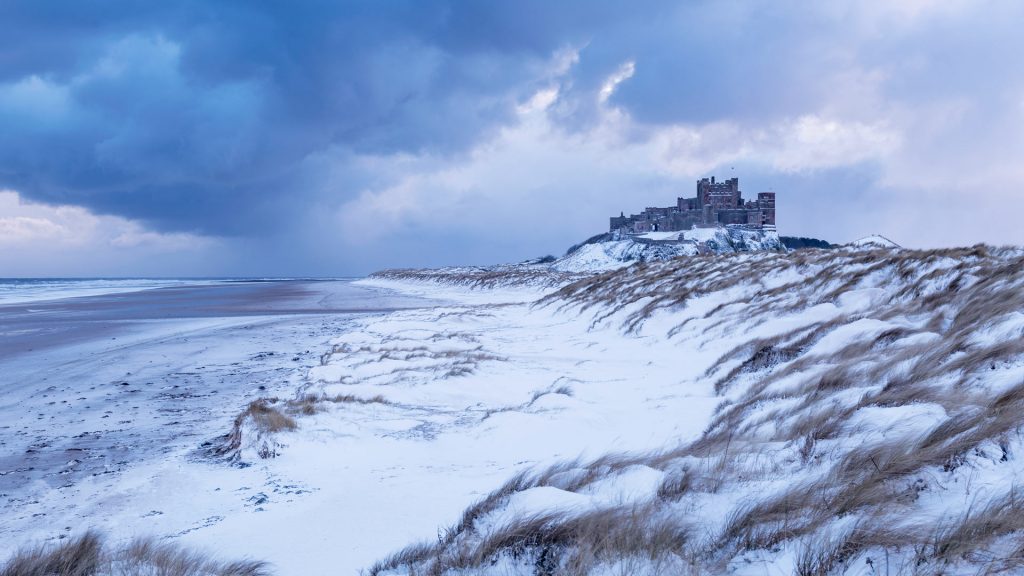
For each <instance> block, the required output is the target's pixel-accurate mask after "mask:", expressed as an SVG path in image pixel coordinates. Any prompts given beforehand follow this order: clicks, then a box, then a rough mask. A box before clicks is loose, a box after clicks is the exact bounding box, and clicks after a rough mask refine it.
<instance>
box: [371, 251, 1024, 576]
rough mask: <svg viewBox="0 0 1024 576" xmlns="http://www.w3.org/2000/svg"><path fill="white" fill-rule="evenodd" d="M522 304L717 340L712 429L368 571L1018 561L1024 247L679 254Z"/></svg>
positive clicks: (711, 376)
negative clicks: (719, 349) (716, 400)
mask: <svg viewBox="0 0 1024 576" xmlns="http://www.w3.org/2000/svg"><path fill="white" fill-rule="evenodd" d="M536 307H539V308H542V309H550V310H552V311H557V313H558V314H563V315H570V316H575V315H583V316H585V317H586V318H588V319H589V320H590V321H591V326H592V327H593V328H594V329H599V328H602V327H604V328H608V327H613V328H617V329H620V330H622V331H623V332H626V333H633V334H648V335H650V334H665V335H667V337H668V338H670V339H672V340H673V341H675V342H676V343H677V344H678V346H679V357H678V361H679V362H680V363H683V362H686V361H687V354H686V351H687V350H703V349H709V348H710V349H714V348H715V347H716V346H721V345H722V344H723V343H726V346H725V348H724V349H725V350H727V351H726V352H725V353H724V354H722V355H721V356H720V357H719V358H718V360H717V361H716V362H714V363H713V364H712V365H711V367H710V368H709V369H708V370H707V371H706V372H705V374H704V378H705V379H706V380H707V381H709V382H711V383H713V384H714V387H715V389H716V391H717V392H718V393H719V394H720V395H721V397H722V402H721V404H720V406H719V407H718V409H717V411H716V412H715V415H714V417H713V418H712V421H711V423H710V425H709V426H708V427H707V429H706V430H705V432H704V433H703V434H702V435H701V436H700V437H699V438H698V439H697V440H696V441H693V442H687V443H684V444H683V445H679V446H666V447H664V448H663V449H661V450H657V451H653V452H649V453H641V454H613V455H608V456H605V457H601V458H597V459H595V460H591V461H579V460H577V461H568V462H563V463H561V464H557V465H554V466H551V467H548V468H545V469H537V470H533V471H529V472H525V473H521V474H519V475H517V476H515V477H513V478H512V479H511V480H509V481H508V482H507V483H506V484H505V485H504V486H502V487H500V488H498V489H496V490H495V491H494V492H493V493H492V494H491V495H490V496H488V497H486V498H484V499H483V500H481V501H480V502H478V503H477V504H476V505H474V506H472V507H470V508H468V509H467V510H466V511H465V513H464V514H463V516H462V519H461V520H460V521H459V522H458V523H456V524H455V525H453V526H452V527H451V528H450V529H448V530H445V531H443V532H442V533H441V536H440V537H439V538H438V539H437V540H436V541H433V542H427V543H424V544H421V545H416V546H412V547H410V548H407V549H405V550H402V551H399V552H397V553H395V554H394V555H393V556H391V557H390V558H386V559H384V560H382V561H381V562H379V563H378V564H377V565H376V566H374V567H372V569H370V570H369V573H370V574H467V573H473V574H524V575H525V574H594V573H597V574H658V573H671V574H677V573H694V574H704V573H724V572H729V573H736V574H746V573H750V574H763V573H766V571H767V572H769V573H779V574H789V573H796V574H839V573H849V574H883V573H885V574H899V573H905V574H912V573H915V574H916V573H929V574H930V573H949V574H960V573H970V574H976V573H995V572H1001V571H1013V572H1016V571H1020V570H1024V499H1022V497H1021V495H1020V494H1018V493H1017V490H1018V485H1019V484H1020V481H1021V479H1024V459H1022V458H1021V457H1020V455H1021V454H1022V452H1024V438H1022V437H1021V435H1020V430H1021V426H1022V425H1024V418H1022V416H1021V414H1024V254H1022V252H1021V251H1019V250H1010V249H991V248H986V247H980V246H979V247H975V248H971V249H957V250H939V251H927V252H925V251H909V250H905V251H895V250H889V249H875V250H865V249H864V248H863V247H861V248H858V249H842V250H838V251H818V250H809V251H801V252H797V253H789V254H774V253H767V254H765V253H759V254H736V255H726V256H714V257H693V258H680V259H674V260H669V261H664V262H653V263H644V264H638V265H635V266H632V267H629V268H627V269H623V270H617V271H612V272H607V273H604V274H600V275H596V276H592V277H588V278H585V279H582V280H579V281H577V282H574V283H571V284H569V285H566V286H564V287H563V288H561V289H559V290H557V291H555V292H554V293H552V294H550V295H548V296H547V297H545V298H543V299H542V300H541V301H539V302H538V303H537V304H536ZM641 417H642V416H641Z"/></svg>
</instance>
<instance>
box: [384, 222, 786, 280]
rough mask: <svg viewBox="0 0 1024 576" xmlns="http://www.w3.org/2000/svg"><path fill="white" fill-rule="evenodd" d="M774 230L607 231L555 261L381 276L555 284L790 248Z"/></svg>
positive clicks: (731, 228)
mask: <svg viewBox="0 0 1024 576" xmlns="http://www.w3.org/2000/svg"><path fill="white" fill-rule="evenodd" d="M785 251H786V248H785V246H783V244H782V241H781V240H780V239H779V235H778V233H777V232H776V231H774V230H763V231H762V230H749V229H745V228H740V227H725V228H706V229H695V230H686V231H683V232H651V233H649V234H645V235H642V236H635V237H634V236H623V237H618V236H613V235H611V234H604V235H600V236H596V237H595V238H593V239H591V240H589V241H587V242H584V243H582V244H579V245H577V246H574V247H572V248H571V249H570V250H569V252H568V253H567V254H566V255H565V256H562V257H561V258H557V259H555V260H553V261H528V262H523V263H520V264H501V265H495V266H458V267H448V268H439V269H434V270H418V269H409V270H406V269H402V270H384V271H382V272H377V273H375V274H373V275H372V277H373V278H375V279H378V280H384V279H386V280H399V281H403V282H426V283H428V284H436V283H441V284H449V285H453V286H468V287H472V288H488V289H493V288H497V287H503V288H523V287H530V288H553V287H560V286H564V285H566V284H569V283H570V282H574V281H576V280H579V279H581V278H584V277H586V276H589V275H592V274H595V273H600V272H607V271H611V270H617V269H619V268H624V267H626V266H630V265H632V264H636V263H638V262H656V261H662V260H669V259H672V258H676V257H679V256H697V255H707V254H735V253H739V252H785Z"/></svg>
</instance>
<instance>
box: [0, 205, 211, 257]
mask: <svg viewBox="0 0 1024 576" xmlns="http://www.w3.org/2000/svg"><path fill="white" fill-rule="evenodd" d="M218 244H219V243H218V241H217V240H214V239H211V238H208V237H203V236H197V235H194V234H186V233H171V234H163V233H159V232H154V231H151V230H147V229H146V228H144V227H143V226H142V225H141V224H139V223H138V222H135V221H132V220H127V219H124V218H119V217H116V216H102V215H96V214H93V213H92V212H89V211H88V210H86V209H84V208H81V207H77V206H51V205H47V204H38V203H33V202H26V201H24V200H22V199H21V197H20V196H19V195H18V193H17V192H15V191H12V190H0V271H2V272H0V275H5V276H10V275H35V274H53V273H58V274H61V275H67V274H75V273H79V274H84V275H96V274H128V273H132V274H137V273H139V270H142V269H149V270H151V272H149V273H151V274H174V273H175V270H176V268H175V267H176V266H177V265H179V264H181V263H182V262H184V261H187V260H188V259H189V258H192V257H196V256H202V255H205V254H207V253H208V252H210V251H211V250H213V249H215V248H217V247H218ZM161 259H163V260H161ZM164 265H166V268H163V266H164ZM126 267H127V268H126ZM129 268H130V269H131V271H130V272H129ZM162 270H163V271H162ZM180 273H194V272H187V271H185V270H182V271H181V272H180Z"/></svg>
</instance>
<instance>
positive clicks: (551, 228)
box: [0, 0, 1024, 277]
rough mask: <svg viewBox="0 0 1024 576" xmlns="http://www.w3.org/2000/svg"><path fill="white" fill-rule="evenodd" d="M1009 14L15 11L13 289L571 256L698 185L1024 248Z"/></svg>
mask: <svg viewBox="0 0 1024 576" xmlns="http://www.w3.org/2000/svg"><path fill="white" fill-rule="evenodd" d="M1021 22H1024V3H1021V2H1016V1H1012V0H1002V1H997V0H974V1H964V0H861V1H856V2H854V1H850V2H839V1H823V2H813V3H811V2H804V1H796V0H761V1H758V0H750V1H741V0H736V1H717V2H710V1H663V0H635V1H631V2H622V1H620V2H611V1H606V0H563V1H559V2H551V1H550V0H517V1H515V2H511V1H498V0H462V1H456V0H389V1H380V0H355V1H353V0H332V1H327V0H308V1H296V2H269V1H259V0H220V1H216V2H210V1H208V0H179V1H173V0H170V1H167V2H148V1H144V0H101V1H96V2H81V1H79V0H6V1H5V2H3V3H2V4H0V276H8V277H10V276H140V275H141V276H350V275H362V274H366V273H368V272H371V271H373V270H378V269H382V268H390V267H410V266H415V267H422V266H440V265H460V264H489V263H499V262H514V261H521V260H524V259H527V258H531V257H536V256H542V255H546V254H555V255H557V254H561V253H563V252H564V251H565V249H566V248H567V247H569V246H570V245H572V244H574V243H576V242H579V241H580V240H583V239H585V238H587V237H590V236H592V235H594V234H597V233H600V232H603V231H605V230H606V229H607V226H608V217H609V216H611V215H617V214H619V212H625V213H627V214H629V213H630V212H639V211H640V210H642V209H643V208H644V207H646V206H669V205H673V204H675V199H676V197H678V196H692V195H693V194H694V192H695V182H696V180H698V179H700V178H702V177H705V176H717V177H718V178H728V177H738V178H739V179H740V188H741V190H742V191H743V192H744V194H745V195H746V196H747V197H752V196H754V195H755V194H756V193H757V192H761V191H768V190H771V191H774V192H776V194H777V197H778V214H777V218H778V225H779V230H780V233H782V234H784V235H792V236H810V237H817V238H823V239H825V240H829V241H831V242H835V243H842V242H847V241H851V240H854V239H856V238H859V237H862V236H865V235H868V234H873V233H880V234H883V235H885V236H887V237H889V238H892V239H893V240H894V241H896V242H898V243H900V244H902V245H904V246H907V247H915V248H916V247H920V248H930V247H939V246H960V245H973V244H976V243H980V242H984V243H988V244H996V245H1004V244H1016V245H1021V244H1024V226H1022V225H1021V214H1024V209H1022V208H1020V207H1018V205H1020V204H1021V203H1022V200H1024V192H1022V190H1024V188H1022V186H1024V162H1022V161H1021V159H1022V158H1024V66H1021V65H1020V60H1019V55H1020V54H1024V35H1022V34H1020V33H1019V28H1020V23H1021Z"/></svg>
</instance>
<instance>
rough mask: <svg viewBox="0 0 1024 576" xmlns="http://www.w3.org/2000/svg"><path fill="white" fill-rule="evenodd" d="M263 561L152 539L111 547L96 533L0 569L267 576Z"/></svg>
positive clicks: (21, 556) (19, 574) (82, 575)
mask: <svg viewBox="0 0 1024 576" xmlns="http://www.w3.org/2000/svg"><path fill="white" fill-rule="evenodd" d="M269 574H270V570H269V567H268V566H267V564H266V563H264V562H258V561H253V560H241V561H234V562H223V561H220V560H216V559H214V558H212V557H210V556H208V555H207V554H204V553H202V552H198V551H195V550H189V549H186V548H182V547H179V546H175V545H172V544H167V543H158V542H156V541H154V540H146V539H139V540H135V541H133V542H131V543H129V544H127V545H125V546H122V547H111V546H107V545H105V544H104V542H103V538H102V537H101V536H100V535H99V534H98V533H96V532H91V531H90V532H86V533H85V534H83V535H81V536H78V537H76V538H70V539H67V540H62V541H60V542H58V543H55V544H44V545H40V546H37V547H34V548H25V549H22V550H21V551H19V552H17V553H16V554H15V555H14V556H13V557H12V558H10V559H8V560H7V562H6V563H5V564H3V565H2V567H0V576H268V575H269Z"/></svg>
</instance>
